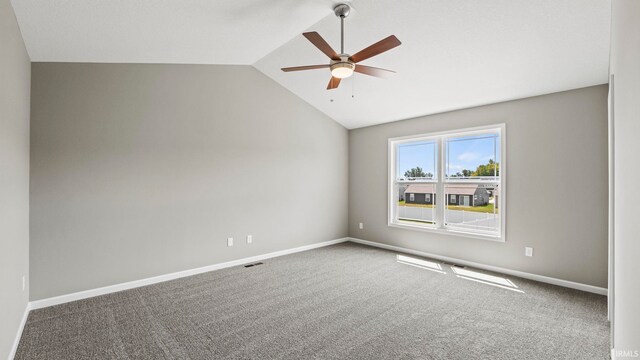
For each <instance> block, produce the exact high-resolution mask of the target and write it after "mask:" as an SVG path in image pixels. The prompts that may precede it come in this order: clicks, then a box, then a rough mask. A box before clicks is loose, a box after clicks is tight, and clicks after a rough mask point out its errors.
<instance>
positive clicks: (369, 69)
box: [353, 65, 396, 78]
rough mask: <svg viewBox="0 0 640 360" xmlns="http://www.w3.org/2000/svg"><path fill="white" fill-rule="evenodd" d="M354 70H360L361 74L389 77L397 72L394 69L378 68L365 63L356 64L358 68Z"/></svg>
mask: <svg viewBox="0 0 640 360" xmlns="http://www.w3.org/2000/svg"><path fill="white" fill-rule="evenodd" d="M353 71H355V72H358V73H360V74H365V75H370V76H375V77H379V78H388V77H390V76H392V75H395V73H396V72H395V71H393V70H387V69H381V68H377V67H373V66H365V65H356V68H355V69H354V70H353Z"/></svg>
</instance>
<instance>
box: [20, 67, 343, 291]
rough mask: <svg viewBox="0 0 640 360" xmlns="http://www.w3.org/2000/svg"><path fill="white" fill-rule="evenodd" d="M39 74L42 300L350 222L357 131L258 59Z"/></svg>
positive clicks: (35, 197)
mask: <svg viewBox="0 0 640 360" xmlns="http://www.w3.org/2000/svg"><path fill="white" fill-rule="evenodd" d="M32 76H33V81H32V107H31V110H32V127H31V130H32V131H31V136H32V137H31V145H32V147H31V180H32V181H31V251H30V253H31V299H32V300H37V299H42V298H47V297H51V296H56V295H61V294H68V293H72V292H77V291H81V290H87V289H92V288H97V287H101V286H106V285H111V284H117V283H122V282H126V281H131V280H136V279H141V278H147V277H150V276H156V275H161V274H166V273H171V272H175V271H179V270H185V269H191V268H196V267H200V266H205V265H210V264H214V263H219V262H223V261H229V260H233V259H238V258H243V257H247V256H253V255H258V254H264V253H268V252H271V251H277V250H283V249H288V248H293V247H297V246H303V245H307V244H312V243H317V242H321V241H327V240H332V239H337V238H341V237H345V236H346V235H347V201H348V198H347V186H348V178H347V176H348V133H347V130H346V129H345V128H343V127H342V126H341V125H339V124H337V123H336V122H334V121H333V120H331V119H330V118H328V117H326V116H325V115H323V114H322V113H320V112H319V111H317V110H315V109H314V108H312V107H311V106H310V105H308V104H307V103H305V102H303V101H302V100H300V99H299V98H298V97H296V96H295V95H293V94H291V93H290V92H289V91H287V90H286V89H284V88H283V87H281V86H280V85H278V84H276V83H275V82H274V81H272V80H270V79H269V78H267V77H266V76H264V75H262V74H261V73H260V72H259V71H257V70H255V69H254V68H253V67H250V66H206V65H140V64H139V65H134V64H77V63H76V64H65V63H34V64H33V67H32ZM248 234H251V235H253V237H254V239H253V244H252V245H247V244H246V241H245V237H246V236H247V235H248ZM229 236H233V237H234V238H235V240H236V243H235V245H234V246H233V247H230V248H229V247H227V245H226V242H227V237H229Z"/></svg>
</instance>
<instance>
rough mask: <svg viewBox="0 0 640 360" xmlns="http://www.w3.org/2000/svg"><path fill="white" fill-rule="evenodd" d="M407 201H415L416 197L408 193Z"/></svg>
mask: <svg viewBox="0 0 640 360" xmlns="http://www.w3.org/2000/svg"><path fill="white" fill-rule="evenodd" d="M409 201H416V195H415V194H414V193H409Z"/></svg>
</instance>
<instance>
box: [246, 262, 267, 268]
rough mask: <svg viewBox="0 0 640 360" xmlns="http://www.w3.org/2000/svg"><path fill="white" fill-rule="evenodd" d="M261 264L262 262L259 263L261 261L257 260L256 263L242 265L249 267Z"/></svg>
mask: <svg viewBox="0 0 640 360" xmlns="http://www.w3.org/2000/svg"><path fill="white" fill-rule="evenodd" d="M262 264H263V263H261V262H257V263H254V264H247V265H245V266H244V267H246V268H249V267H252V266H258V265H262Z"/></svg>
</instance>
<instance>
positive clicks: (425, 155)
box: [396, 141, 436, 180]
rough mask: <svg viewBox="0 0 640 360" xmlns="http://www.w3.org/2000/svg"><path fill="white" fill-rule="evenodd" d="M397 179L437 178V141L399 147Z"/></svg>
mask: <svg viewBox="0 0 640 360" xmlns="http://www.w3.org/2000/svg"><path fill="white" fill-rule="evenodd" d="M397 149H398V166H397V170H398V172H397V174H396V178H397V179H400V180H415V179H418V180H420V179H435V178H436V143H435V141H417V142H412V143H406V144H400V145H398V148H397Z"/></svg>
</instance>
